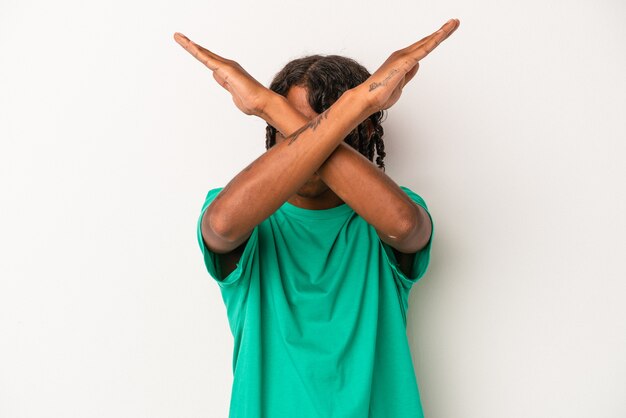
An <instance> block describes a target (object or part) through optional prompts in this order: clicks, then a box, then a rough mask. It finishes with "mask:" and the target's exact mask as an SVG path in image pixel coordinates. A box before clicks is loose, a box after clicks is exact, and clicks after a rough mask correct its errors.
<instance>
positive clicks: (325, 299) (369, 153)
mask: <svg viewBox="0 0 626 418" xmlns="http://www.w3.org/2000/svg"><path fill="white" fill-rule="evenodd" d="M458 25H459V21H458V20H457V19H451V20H450V21H448V22H447V23H446V24H444V25H443V26H442V28H441V29H440V30H438V31H437V32H434V33H433V34H431V35H430V36H427V37H425V38H423V39H422V40H420V41H418V42H416V43H414V44H412V45H410V46H408V47H406V48H403V49H401V50H398V51H396V52H394V53H393V54H391V55H390V57H389V58H388V59H387V60H386V61H385V62H384V63H383V65H382V66H381V67H380V68H379V69H378V70H377V71H376V72H375V73H374V74H372V75H370V74H369V73H367V71H366V70H364V68H363V67H361V66H359V65H358V64H357V63H356V62H354V61H351V60H349V59H346V58H345V57H339V56H330V57H321V56H311V57H305V58H302V59H300V60H294V61H292V62H291V63H289V64H288V65H287V66H286V67H285V68H284V69H283V70H281V72H280V73H279V74H277V76H276V77H275V79H274V82H273V83H272V86H271V88H270V89H267V88H265V87H263V86H262V85H261V84H260V83H259V82H258V81H256V80H255V79H254V78H252V77H251V76H250V75H249V74H248V73H247V72H246V71H245V70H244V69H243V68H241V66H240V65H239V64H238V63H236V62H235V61H232V60H228V59H225V58H223V57H220V56H218V55H216V54H214V53H213V52H211V51H209V50H207V49H205V48H202V47H201V46H199V45H197V44H195V43H193V42H192V41H190V40H189V39H187V38H186V37H184V35H181V34H178V33H176V34H175V35H174V38H175V39H176V41H177V42H178V43H179V44H180V45H181V46H183V47H184V48H185V49H186V50H187V51H189V52H190V53H192V54H193V55H194V56H195V57H196V58H197V59H199V60H200V61H201V62H203V63H204V64H205V65H206V66H207V67H208V68H209V69H211V70H212V71H213V77H214V78H215V80H216V81H217V82H218V83H219V84H220V85H221V86H222V87H224V88H225V89H227V90H228V91H229V92H230V93H231V95H232V97H233V101H234V102H235V104H236V105H237V107H238V108H239V109H240V110H242V111H243V112H244V113H246V114H248V115H256V116H259V117H262V118H263V119H264V120H265V121H267V123H268V128H267V142H266V146H267V148H268V150H267V152H265V153H264V154H262V155H261V156H260V157H258V158H257V159H256V160H254V161H253V162H252V163H251V164H250V165H248V166H247V167H246V168H245V169H243V170H242V171H241V172H240V173H239V174H237V175H236V176H235V177H234V178H233V179H232V180H231V181H230V182H229V183H228V184H227V185H226V186H225V187H223V188H215V189H211V190H210V191H209V193H208V195H207V197H206V199H205V202H204V205H203V206H202V210H201V214H200V217H199V219H198V225H197V237H198V243H199V245H200V248H201V250H202V253H203V256H204V262H205V265H206V268H207V270H208V272H209V273H210V275H211V276H212V277H213V278H214V279H215V281H216V283H217V284H218V285H219V286H220V291H221V293H222V297H223V300H224V303H225V305H226V309H227V315H228V320H229V325H230V328H231V331H232V334H233V337H234V343H235V344H234V352H233V374H234V381H233V387H232V395H231V402H230V415H229V417H230V418H244V417H245V418H252V417H292V416H298V417H301V418H321V417H341V418H352V417H354V418H357V417H358V418H364V417H370V418H374V417H381V418H382V417H385V418H388V417H393V418H405V417H406V418H408V417H411V418H415V417H421V416H423V412H422V407H421V402H420V397H419V390H418V386H417V379H416V377H415V373H414V369H413V364H412V359H411V353H410V350H409V345H408V340H407V337H406V311H407V309H408V294H409V290H410V289H411V286H412V285H413V284H414V283H415V282H416V281H417V280H418V279H419V278H420V277H421V276H422V275H423V274H424V272H425V271H426V268H427V266H428V261H429V255H430V247H431V243H432V235H433V223H432V219H431V217H430V214H429V213H428V208H427V206H426V204H425V202H424V201H423V199H422V198H421V197H420V196H418V195H417V194H415V193H414V192H413V191H411V190H410V189H408V188H406V187H401V186H398V185H396V183H395V182H394V181H393V180H392V179H390V178H389V177H388V176H386V175H385V174H384V172H383V171H381V170H380V169H379V168H378V167H376V166H374V164H372V161H370V160H371V158H373V148H372V146H376V150H377V153H378V154H379V155H378V163H379V165H382V157H383V156H384V151H383V147H382V128H381V127H380V126H379V124H378V123H379V122H380V115H381V113H380V112H382V111H383V110H385V109H388V108H389V107H391V106H392V105H393V104H394V103H395V102H396V101H397V100H398V99H399V97H400V95H401V92H402V88H403V87H404V86H405V85H406V84H407V83H408V82H409V81H410V80H411V79H412V78H413V76H414V75H415V74H416V73H417V70H418V67H419V63H418V62H419V60H420V59H422V58H423V57H425V56H426V55H427V54H428V53H429V52H430V51H432V50H433V49H434V48H435V47H436V46H437V45H438V44H439V43H440V42H442V41H443V40H444V39H446V38H447V37H448V36H449V35H450V34H451V33H452V32H453V31H454V30H456V28H457V27H458ZM291 64H293V65H291ZM316 80H317V81H316ZM312 105H313V106H312ZM314 107H316V108H317V109H314ZM366 157H367V158H366ZM380 168H383V167H380Z"/></svg>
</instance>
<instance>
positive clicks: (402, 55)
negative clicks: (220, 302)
mask: <svg viewBox="0 0 626 418" xmlns="http://www.w3.org/2000/svg"><path fill="white" fill-rule="evenodd" d="M458 25H459V21H458V20H456V19H451V20H449V21H448V22H447V23H446V24H444V25H443V26H442V28H441V29H439V30H438V31H437V32H434V33H433V34H431V35H429V36H427V37H425V38H423V39H421V40H420V41H418V42H416V43H414V44H412V45H410V46H408V47H406V48H403V49H401V50H398V51H395V52H394V53H392V54H391V56H390V57H389V58H388V59H387V61H385V63H383V65H382V66H381V67H380V68H379V69H378V70H377V71H376V72H375V73H374V74H372V76H371V77H370V78H368V80H366V81H365V82H364V83H362V84H361V85H359V86H357V87H355V88H353V89H350V90H348V91H346V92H345V93H344V94H343V95H342V96H341V97H340V98H339V99H338V100H337V101H336V102H335V103H334V104H333V105H332V106H331V107H330V108H328V109H327V110H326V111H324V112H323V113H321V114H319V115H318V116H316V117H315V118H313V119H311V120H308V118H307V117H306V116H304V115H303V114H301V113H300V112H299V111H298V110H296V109H295V108H294V107H292V106H291V105H290V103H289V102H288V101H287V100H286V99H285V98H284V97H282V96H280V95H278V94H276V93H274V92H272V91H270V90H269V89H267V88H265V87H264V86H262V85H261V84H260V83H258V81H256V80H255V79H254V78H252V77H251V76H250V75H249V74H248V73H247V72H246V71H245V70H243V68H241V66H240V65H239V64H238V63H236V62H235V61H232V60H229V59H226V58H223V57H220V56H219V55H217V54H214V53H213V52H211V51H209V50H207V49H205V48H203V47H201V46H199V45H197V44H195V43H193V42H192V41H190V40H189V39H188V38H186V37H184V35H181V34H178V33H177V34H175V39H176V41H177V42H178V43H179V44H180V45H181V46H183V47H184V48H185V49H186V50H187V51H188V52H190V53H191V54H192V55H194V56H195V57H196V58H197V59H198V60H200V61H201V62H203V63H204V64H205V65H206V66H207V67H209V68H210V69H211V70H212V71H213V77H214V78H215V80H216V81H217V82H218V83H219V84H220V85H221V86H222V87H224V88H225V89H227V90H228V91H229V92H230V93H231V94H232V96H233V101H234V102H235V104H236V105H237V107H238V108H239V109H240V110H242V111H243V112H244V113H246V114H249V115H256V116H260V117H262V118H263V119H264V120H266V121H267V122H268V123H269V124H270V125H271V126H274V127H275V128H276V129H277V130H278V131H280V132H281V133H283V134H287V133H291V134H288V135H286V137H285V139H284V140H283V141H280V142H278V141H277V143H276V145H274V146H273V147H272V148H271V149H269V150H268V151H267V152H265V153H264V154H262V155H261V156H260V157H258V158H257V159H256V160H254V161H253V162H252V163H251V164H249V165H248V166H247V167H246V168H244V169H243V170H242V171H241V172H240V173H238V174H237V175H236V176H235V177H234V178H233V179H232V180H231V181H230V182H229V183H228V184H227V185H226V186H225V187H224V189H223V190H222V191H221V192H220V194H219V195H218V196H217V197H216V198H215V200H214V201H213V202H212V203H211V205H210V206H209V208H207V210H206V212H205V215H204V217H203V219H202V235H203V238H204V240H205V243H206V244H207V246H209V247H210V248H211V249H213V250H214V251H215V252H217V253H221V254H227V253H228V254H234V255H235V256H236V255H237V250H241V249H242V247H243V245H244V244H245V243H246V241H247V239H248V238H249V236H250V234H251V232H252V230H253V229H254V227H255V226H256V225H258V224H259V223H260V222H262V221H263V220H264V219H266V218H267V217H268V216H270V215H271V214H272V213H274V212H275V211H276V210H277V209H278V208H279V207H280V206H281V205H282V204H284V202H285V201H286V200H287V199H288V198H289V197H291V196H292V195H293V194H294V193H295V192H296V191H297V190H298V189H299V188H300V187H301V186H302V185H303V184H304V183H305V182H306V180H307V179H308V178H310V177H311V175H312V174H314V173H315V172H317V173H318V174H319V175H320V177H321V178H322V180H323V181H324V182H325V183H326V184H327V185H328V187H329V188H330V189H332V190H333V192H335V194H337V195H338V196H339V197H340V198H341V199H342V200H343V201H344V202H345V203H347V204H348V205H349V206H350V207H351V208H352V209H354V211H355V212H357V213H358V214H359V215H361V216H362V217H363V218H364V219H365V220H366V221H367V222H368V223H370V224H371V225H372V226H373V227H374V228H375V230H376V232H377V233H378V235H379V237H380V238H381V240H382V241H384V242H386V243H388V244H389V245H390V246H391V247H393V248H394V249H396V250H397V253H396V254H400V253H403V254H407V255H408V256H409V257H411V259H412V256H413V255H414V254H415V252H416V251H418V250H419V249H421V248H423V247H424V246H425V245H426V243H427V241H428V238H429V236H430V233H431V229H432V224H431V223H430V219H429V216H428V214H427V213H426V212H425V211H424V209H423V208H422V207H421V206H419V205H417V204H415V203H414V202H413V201H412V200H411V199H410V198H409V197H408V196H407V195H406V194H405V193H404V191H403V190H402V189H400V188H399V187H398V185H397V184H396V183H395V182H394V181H393V180H392V179H391V178H389V177H388V176H387V175H386V174H384V173H383V172H382V171H380V170H379V169H378V168H377V167H376V166H375V165H374V164H372V163H371V162H370V161H369V160H367V159H366V158H365V157H364V156H363V155H361V154H360V153H359V152H357V151H356V150H354V149H353V148H351V147H350V146H349V145H347V144H345V143H344V142H343V139H344V138H345V137H346V135H347V134H348V133H349V132H350V131H352V130H353V129H354V128H355V127H356V126H358V124H359V123H361V122H362V121H363V120H364V119H366V118H367V117H368V116H369V115H371V114H372V113H374V112H376V111H378V110H382V109H387V108H389V107H391V106H392V105H393V104H394V103H395V102H396V101H397V100H398V98H399V97H400V95H401V91H402V88H403V87H404V85H406V84H407V83H408V82H409V81H410V80H411V78H413V76H414V75H415V73H416V72H417V69H418V67H419V64H418V61H419V60H420V59H421V58H423V57H424V56H426V55H427V54H428V53H429V52H430V51H432V50H433V49H434V48H435V47H436V46H438V45H439V43H440V42H442V41H443V40H444V39H446V38H447V37H448V36H449V35H450V34H451V33H452V32H453V31H454V30H455V29H456V28H457V27H458ZM261 190H263V191H264V192H263V193H261ZM401 264H402V261H401Z"/></svg>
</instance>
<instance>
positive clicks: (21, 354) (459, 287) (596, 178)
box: [0, 0, 626, 418]
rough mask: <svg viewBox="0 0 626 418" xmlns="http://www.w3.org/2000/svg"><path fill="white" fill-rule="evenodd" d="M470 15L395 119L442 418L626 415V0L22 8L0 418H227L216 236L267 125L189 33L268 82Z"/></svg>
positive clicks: (17, 23) (424, 376)
mask: <svg viewBox="0 0 626 418" xmlns="http://www.w3.org/2000/svg"><path fill="white" fill-rule="evenodd" d="M452 17H457V18H459V19H460V21H461V25H460V27H459V29H457V31H456V32H455V33H454V34H453V35H452V36H451V37H450V38H448V39H447V40H446V41H444V43H442V44H441V45H440V46H439V47H438V48H437V49H436V50H435V51H433V52H432V53H431V54H430V55H429V56H427V57H426V58H424V60H423V61H422V62H421V65H420V70H419V72H418V74H417V75H416V77H415V78H414V79H413V80H412V81H411V82H410V84H409V85H407V86H406V87H405V88H404V90H403V96H402V97H401V98H400V100H399V101H398V103H396V105H394V107H392V108H391V109H390V110H389V115H388V118H387V120H386V121H385V122H384V125H383V126H384V127H385V137H384V139H385V146H386V151H387V153H388V154H387V157H386V159H385V161H386V165H387V174H388V175H389V176H390V177H392V178H393V179H394V180H395V181H396V183H398V184H401V185H406V186H408V187H410V188H412V189H413V190H415V191H416V192H417V193H418V194H420V195H421V196H422V197H423V198H424V199H425V200H426V202H427V204H428V206H429V208H430V211H431V213H432V215H433V219H434V222H435V228H436V231H435V238H434V242H433V248H432V255H431V264H430V267H429V270H428V272H427V273H426V275H425V276H424V277H423V278H422V280H421V281H420V282H418V283H417V284H416V285H415V286H414V287H413V289H412V291H411V296H410V309H409V319H408V331H407V332H408V334H409V337H410V344H411V348H412V352H413V356H414V364H415V368H416V374H417V377H418V381H419V385H420V390H421V395H422V402H423V405H424V410H425V413H426V416H427V417H429V418H502V417H506V418H528V417H546V418H548V417H550V418H555V417H568V418H583V417H602V418H618V417H624V416H626V395H625V394H626V303H625V302H626V267H625V264H624V252H625V250H626V245H625V241H626V240H625V234H626V222H625V220H624V219H625V215H626V192H625V190H626V187H625V179H626V168H625V167H626V164H625V162H624V161H625V159H626V146H625V144H624V141H625V140H626V123H625V119H626V118H625V113H626V111H625V109H626V82H625V77H624V74H626V53H625V52H624V51H626V48H625V45H624V44H625V40H626V31H625V29H624V24H625V22H626V19H625V18H626V3H624V2H622V1H617V0H613V1H591V0H588V1H564V0H562V1H555V2H545V1H541V0H527V1H524V2H520V1H500V2H495V1H487V0H481V1H474V2H462V1H439V2H424V1H422V2H415V1H398V0H386V1H383V2H372V1H363V0H358V1H357V0H352V1H346V2H338V3H335V4H333V3H332V2H331V1H329V0H321V1H316V2H306V3H304V2H301V3H300V2H286V1H276V0H273V1H263V2H258V1H249V2H234V3H229V4H227V3H226V2H191V1H176V2H174V1H168V2H165V1H150V2H148V1H145V2H128V1H124V2H122V1H107V2H104V1H102V2H98V3H95V2H84V1H78V0H76V1H67V0H65V1H55V2H43V1H40V2H37V3H35V2H33V1H23V0H20V1H19V2H18V1H16V0H12V1H8V0H2V3H1V6H0V139H1V145H0V215H1V216H0V228H1V229H0V240H1V241H0V275H1V279H0V416H1V417H2V418H21V417H29V418H30V417H32V418H35V417H37V418H42V417H63V418H70V417H80V418H85V417H90V418H91V417H107V418H109V417H118V418H119V417H129V418H138V417H150V418H152V417H155V418H157V417H226V416H227V409H228V403H229V396H230V386H231V383H232V371H231V367H232V364H231V358H232V357H231V356H232V344H233V343H232V336H231V334H230V332H229V328H228V324H227V318H226V311H225V308H224V306H223V302H222V300H221V296H220V293H219V288H218V286H217V285H216V283H214V282H212V279H211V278H210V276H209V275H208V273H207V272H206V270H205V267H204V265H203V263H202V258H201V254H200V249H199V247H198V243H197V241H196V229H195V228H196V222H197V218H198V215H199V211H200V209H201V205H202V203H203V200H204V197H205V195H206V192H207V191H208V189H210V188H212V187H218V186H224V185H225V184H226V183H227V182H228V181H229V180H230V179H231V178H232V177H234V176H235V175H236V174H237V173H238V172H239V171H240V170H241V169H243V168H244V167H245V166H246V165H247V164H248V163H250V162H251V161H252V160H254V159H255V158H257V157H258V156H259V155H261V153H263V152H264V151H265V148H264V141H265V131H264V128H265V122H264V121H262V120H261V119H258V118H255V117H253V116H246V115H244V114H243V113H241V112H240V111H239V110H238V109H237V108H236V107H235V106H234V104H233V102H232V100H231V97H230V95H229V94H228V92H226V90H223V89H222V88H221V87H220V86H219V85H218V84H217V83H216V82H215V81H214V80H213V78H212V76H211V72H210V71H209V70H208V69H207V68H205V67H203V66H202V64H200V63H199V62H198V61H196V60H195V59H194V58H193V57H192V56H191V55H189V54H188V53H187V52H186V51H184V50H183V49H182V48H181V47H180V46H179V45H178V44H177V43H176V42H175V41H174V40H173V37H172V36H173V33H174V32H175V31H180V32H183V33H184V34H186V35H187V36H189V37H190V38H191V39H193V40H195V41H196V42H198V43H200V44H201V45H203V46H205V47H206V48H209V49H211V50H213V51H214V52H216V53H218V54H221V55H223V56H225V57H228V58H232V59H235V60H237V61H238V62H239V63H240V64H241V65H243V66H244V68H246V69H247V70H248V71H249V72H250V73H251V74H252V75H254V76H255V77H256V78H257V79H258V80H259V81H260V82H261V83H263V84H265V85H266V86H267V85H268V84H269V82H270V80H271V79H272V77H273V76H274V74H275V73H276V72H277V71H278V70H279V69H280V68H281V67H282V66H283V65H284V64H285V63H287V61H289V60H291V59H293V58H296V57H299V56H302V55H305V54H312V53H322V54H341V55H347V56H350V57H352V58H355V59H357V60H358V61H359V62H361V63H362V64H363V65H365V66H366V67H367V68H368V69H369V70H370V71H371V72H373V71H375V70H376V69H377V68H378V66H379V65H380V64H381V63H382V62H383V61H384V60H385V59H386V58H387V56H388V55H389V54H390V53H391V52H392V51H394V50H396V49H399V48H402V47H404V46H407V45H409V44H411V43H413V42H415V41H416V40H418V39H420V38H422V37H424V36H426V35H427V34H429V33H431V32H433V31H435V30H437V29H438V28H439V27H440V26H441V25H442V24H443V23H444V22H445V21H446V20H448V19H449V18H452Z"/></svg>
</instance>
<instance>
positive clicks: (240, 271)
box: [196, 187, 259, 287]
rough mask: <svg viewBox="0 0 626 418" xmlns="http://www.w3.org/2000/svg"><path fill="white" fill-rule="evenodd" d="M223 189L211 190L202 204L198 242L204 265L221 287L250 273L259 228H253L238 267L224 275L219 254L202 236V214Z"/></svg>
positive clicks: (238, 280) (229, 284)
mask: <svg viewBox="0 0 626 418" xmlns="http://www.w3.org/2000/svg"><path fill="white" fill-rule="evenodd" d="M222 189H223V187H219V188H215V189H211V190H209V192H208V194H207V196H206V198H205V200H204V204H203V205H202V210H201V211H200V216H199V218H198V223H197V227H196V230H197V237H198V244H199V245H200V250H201V251H202V256H203V258H204V265H205V266H206V269H207V271H208V272H209V275H210V276H211V277H212V278H213V279H214V280H215V281H216V282H217V284H218V285H219V286H220V287H225V286H232V285H234V284H235V283H239V282H241V281H243V279H244V278H245V277H247V276H249V274H250V269H251V263H252V258H253V257H254V254H255V253H256V247H257V241H258V229H259V226H258V225H257V226H256V227H255V228H254V229H253V230H252V234H251V235H250V238H249V239H248V242H247V243H246V247H245V248H244V251H243V253H242V254H241V257H240V259H239V261H238V262H237V267H236V268H235V269H234V270H233V271H232V272H231V273H230V274H228V275H227V276H226V277H222V273H221V272H222V268H221V265H220V258H219V255H218V254H217V253H216V252H214V251H212V250H211V249H209V248H208V247H207V246H206V244H205V242H204V239H203V238H202V216H203V215H204V212H205V211H206V209H207V208H208V207H209V205H210V204H211V202H212V201H213V200H214V199H215V197H216V196H217V195H218V194H219V192H220V191H221V190H222Z"/></svg>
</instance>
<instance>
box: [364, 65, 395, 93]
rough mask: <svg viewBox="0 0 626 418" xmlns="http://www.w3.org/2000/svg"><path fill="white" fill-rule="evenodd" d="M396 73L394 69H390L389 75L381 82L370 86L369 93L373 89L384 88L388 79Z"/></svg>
mask: <svg viewBox="0 0 626 418" xmlns="http://www.w3.org/2000/svg"><path fill="white" fill-rule="evenodd" d="M397 72H398V70H396V69H395V68H392V69H391V71H390V72H389V75H388V76H387V77H385V79H384V80H383V81H382V82H380V83H379V82H374V83H372V84H370V90H369V91H372V90H374V89H377V88H378V87H380V86H384V85H386V84H387V81H389V79H390V78H391V77H393V75H394V74H395V73H397Z"/></svg>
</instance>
